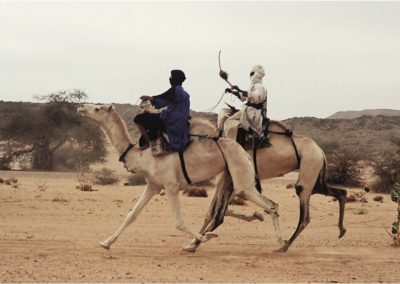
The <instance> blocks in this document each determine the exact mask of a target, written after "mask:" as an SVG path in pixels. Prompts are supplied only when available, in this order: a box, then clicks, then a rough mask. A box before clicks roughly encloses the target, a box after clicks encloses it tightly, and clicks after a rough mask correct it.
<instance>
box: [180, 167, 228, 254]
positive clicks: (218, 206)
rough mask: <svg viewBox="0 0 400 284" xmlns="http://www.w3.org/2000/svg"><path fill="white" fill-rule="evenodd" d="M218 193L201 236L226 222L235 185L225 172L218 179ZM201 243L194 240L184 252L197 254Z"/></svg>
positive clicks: (216, 192)
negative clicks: (225, 217)
mask: <svg viewBox="0 0 400 284" xmlns="http://www.w3.org/2000/svg"><path fill="white" fill-rule="evenodd" d="M215 188H216V191H215V193H214V197H213V200H212V201H211V204H210V207H209V209H208V212H207V215H206V217H205V219H204V223H203V227H202V228H201V229H200V234H201V235H204V233H205V232H212V231H214V230H215V229H216V228H217V227H218V226H219V225H221V224H222V223H223V222H224V216H225V212H226V209H227V208H228V204H229V200H230V198H231V196H232V193H233V183H232V179H231V177H230V174H229V173H228V172H227V171H224V172H223V173H222V174H221V175H219V176H218V177H217V182H216V186H215ZM200 244H201V241H199V240H197V239H193V240H192V241H191V243H190V244H188V245H186V246H185V247H184V248H183V250H184V251H187V252H195V251H196V249H197V248H198V246H199V245H200Z"/></svg>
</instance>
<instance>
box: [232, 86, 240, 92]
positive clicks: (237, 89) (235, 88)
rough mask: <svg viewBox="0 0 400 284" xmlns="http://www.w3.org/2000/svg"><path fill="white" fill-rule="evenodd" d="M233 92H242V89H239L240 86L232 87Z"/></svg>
mask: <svg viewBox="0 0 400 284" xmlns="http://www.w3.org/2000/svg"><path fill="white" fill-rule="evenodd" d="M232 90H236V91H240V89H239V87H238V86H236V85H235V86H232Z"/></svg>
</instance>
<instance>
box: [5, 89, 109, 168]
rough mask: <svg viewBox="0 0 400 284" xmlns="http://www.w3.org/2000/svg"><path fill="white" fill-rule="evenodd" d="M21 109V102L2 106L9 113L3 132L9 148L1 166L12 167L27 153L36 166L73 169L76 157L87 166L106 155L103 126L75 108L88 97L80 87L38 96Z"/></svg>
mask: <svg viewBox="0 0 400 284" xmlns="http://www.w3.org/2000/svg"><path fill="white" fill-rule="evenodd" d="M37 99H38V100H40V101H41V102H45V103H44V104H34V105H30V106H29V107H25V108H24V109H23V111H21V107H20V104H18V103H10V104H9V107H8V108H5V109H3V111H4V113H2V115H3V116H4V117H7V120H6V121H4V123H3V124H4V126H3V127H2V129H1V132H0V136H1V137H0V138H1V139H2V140H8V144H9V145H10V149H9V150H8V151H6V153H5V154H4V155H3V156H2V157H1V158H0V168H4V169H10V168H12V166H13V164H14V163H15V162H16V161H17V160H18V158H19V157H20V156H21V155H25V156H26V155H28V156H30V159H31V166H32V168H33V169H39V170H53V169H54V168H55V167H58V166H60V167H61V168H62V169H73V168H74V165H75V163H76V161H77V160H79V161H80V162H81V163H82V164H83V165H84V166H88V165H89V164H90V163H91V162H94V161H98V160H100V159H102V158H103V157H104V156H105V147H104V140H103V135H102V134H101V131H100V129H99V128H98V127H97V126H96V125H95V124H94V123H93V122H91V121H89V120H88V119H84V118H83V117H81V116H79V115H78V114H77V112H76V106H77V104H78V103H79V102H81V101H84V100H86V99H87V95H86V94H85V93H84V92H82V91H80V90H73V91H71V92H68V91H61V92H57V93H52V94H50V95H47V96H41V97H37Z"/></svg>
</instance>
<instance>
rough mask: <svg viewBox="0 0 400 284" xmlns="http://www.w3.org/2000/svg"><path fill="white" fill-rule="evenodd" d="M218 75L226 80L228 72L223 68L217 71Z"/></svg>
mask: <svg viewBox="0 0 400 284" xmlns="http://www.w3.org/2000/svg"><path fill="white" fill-rule="evenodd" d="M219 76H220V77H221V78H222V79H224V80H228V73H226V72H225V71H223V70H221V71H219Z"/></svg>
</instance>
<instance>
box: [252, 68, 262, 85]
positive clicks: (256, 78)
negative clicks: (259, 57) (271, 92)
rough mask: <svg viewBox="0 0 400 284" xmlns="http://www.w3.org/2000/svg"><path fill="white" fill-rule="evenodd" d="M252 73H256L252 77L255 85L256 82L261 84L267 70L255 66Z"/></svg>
mask: <svg viewBox="0 0 400 284" xmlns="http://www.w3.org/2000/svg"><path fill="white" fill-rule="evenodd" d="M251 72H254V75H253V76H251V81H252V82H253V83H255V82H257V81H258V82H261V80H262V78H263V77H264V76H265V70H264V68H263V67H262V66H261V65H255V66H254V67H253V68H252V69H251Z"/></svg>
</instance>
